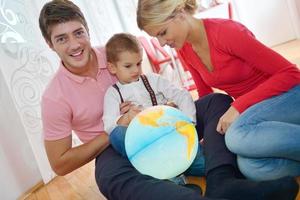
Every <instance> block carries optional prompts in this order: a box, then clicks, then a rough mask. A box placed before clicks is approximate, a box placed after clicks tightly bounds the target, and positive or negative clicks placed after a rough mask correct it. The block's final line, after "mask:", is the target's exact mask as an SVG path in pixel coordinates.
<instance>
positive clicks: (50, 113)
mask: <svg viewBox="0 0 300 200" xmlns="http://www.w3.org/2000/svg"><path fill="white" fill-rule="evenodd" d="M93 50H94V51H95V53H96V55H97V60H98V64H99V70H98V74H97V79H96V80H95V79H93V78H90V77H83V76H78V75H75V74H72V73H71V72H69V71H68V70H67V69H66V68H65V67H64V66H63V65H62V64H61V65H60V68H59V70H58V71H57V73H56V74H55V76H54V77H53V79H52V80H51V82H50V84H49V85H48V87H47V88H46V90H45V92H44V94H43V97H42V121H43V132H44V139H45V140H59V139H62V138H65V137H67V136H70V135H71V133H72V130H73V131H74V132H75V133H76V134H77V136H78V137H79V139H80V140H81V141H82V142H88V141H89V140H91V139H93V138H94V137H95V136H97V135H99V134H101V132H103V131H104V127H103V121H102V115H103V99H104V94H105V92H106V90H107V88H108V87H109V86H110V85H112V84H113V83H114V82H115V77H113V76H112V75H111V74H110V73H109V71H108V70H107V68H106V58H105V51H104V48H94V49H93Z"/></svg>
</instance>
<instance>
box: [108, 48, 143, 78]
mask: <svg viewBox="0 0 300 200" xmlns="http://www.w3.org/2000/svg"><path fill="white" fill-rule="evenodd" d="M142 57H143V56H142V52H139V53H136V52H130V51H125V52H122V53H120V54H119V56H118V58H119V61H117V62H116V63H115V64H111V65H110V67H109V69H110V72H111V73H112V74H115V75H116V76H117V78H118V80H119V82H120V83H122V84H127V83H131V82H134V81H137V80H138V79H139V77H140V75H141V74H142V59H143V58H142Z"/></svg>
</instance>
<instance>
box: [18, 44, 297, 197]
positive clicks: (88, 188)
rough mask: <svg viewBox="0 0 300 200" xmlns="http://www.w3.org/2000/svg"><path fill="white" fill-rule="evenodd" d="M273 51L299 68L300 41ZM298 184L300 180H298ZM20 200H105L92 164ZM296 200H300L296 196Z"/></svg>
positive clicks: (201, 183) (202, 182)
mask: <svg viewBox="0 0 300 200" xmlns="http://www.w3.org/2000/svg"><path fill="white" fill-rule="evenodd" d="M273 49H274V50H275V51H277V52H279V53H280V54H282V55H283V56H285V57H286V58H287V59H288V60H290V61H292V62H293V63H296V64H297V65H298V66H299V67H300V40H294V41H291V42H288V43H285V44H282V45H278V46H275V47H273ZM189 181H190V182H193V183H196V184H199V185H201V186H202V188H204V187H205V181H204V179H199V178H189ZM298 182H300V178H298ZM20 199H26V200H105V199H106V198H105V197H104V196H103V195H102V194H101V193H100V192H99V190H98V187H97V185H96V182H95V179H94V162H93V161H92V162H90V163H88V164H87V165H85V166H83V167H81V168H79V169H77V170H75V171H74V172H72V173H70V174H68V175H66V176H64V177H56V178H54V179H53V180H52V181H51V182H50V183H48V184H47V185H44V186H42V187H39V188H38V189H36V190H34V191H32V192H29V193H28V194H25V195H24V196H22V197H20ZM297 200H300V194H298V197H297Z"/></svg>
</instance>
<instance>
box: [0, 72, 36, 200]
mask: <svg viewBox="0 0 300 200" xmlns="http://www.w3.org/2000/svg"><path fill="white" fill-rule="evenodd" d="M9 94H10V92H9V90H8V87H7V85H6V83H5V81H4V77H3V74H2V72H1V70H0V107H1V109H0V138H1V139H0V169H1V170H0V199H3V200H13V199H17V198H18V197H19V196H20V195H22V194H23V193H24V191H27V190H28V189H30V188H31V187H32V186H33V185H35V184H36V183H37V182H39V181H41V180H42V177H41V175H40V172H39V169H38V166H37V163H36V160H35V158H34V155H33V152H32V148H31V146H30V144H29V141H28V139H27V136H26V135H25V134H22V133H24V126H23V124H22V121H21V119H20V117H19V115H18V112H17V110H16V108H15V105H14V103H13V100H12V97H11V96H10V95H9Z"/></svg>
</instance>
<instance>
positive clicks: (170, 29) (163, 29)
mask: <svg viewBox="0 0 300 200" xmlns="http://www.w3.org/2000/svg"><path fill="white" fill-rule="evenodd" d="M188 30H189V29H188V24H187V22H186V20H185V17H184V16H183V14H182V13H179V14H177V15H176V16H175V17H173V18H171V19H168V20H167V21H166V22H165V23H164V24H162V25H157V26H151V27H145V29H144V31H146V32H147V33H148V34H149V35H150V36H152V37H156V38H157V39H158V41H159V43H160V45H161V46H165V45H168V46H170V47H171V48H175V49H180V48H181V47H182V46H183V44H184V43H185V41H186V39H187V36H188Z"/></svg>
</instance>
